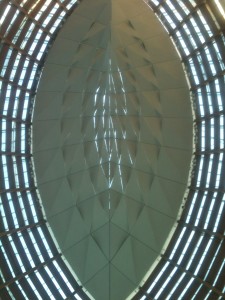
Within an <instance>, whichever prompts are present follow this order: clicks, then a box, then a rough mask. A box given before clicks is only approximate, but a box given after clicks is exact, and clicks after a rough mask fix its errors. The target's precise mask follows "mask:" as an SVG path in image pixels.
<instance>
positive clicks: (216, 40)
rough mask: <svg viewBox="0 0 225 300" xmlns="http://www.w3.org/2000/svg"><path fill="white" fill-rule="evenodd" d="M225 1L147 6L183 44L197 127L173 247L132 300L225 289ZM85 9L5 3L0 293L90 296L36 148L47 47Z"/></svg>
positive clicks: (166, 1)
mask: <svg viewBox="0 0 225 300" xmlns="http://www.w3.org/2000/svg"><path fill="white" fill-rule="evenodd" d="M84 1H85V0H84ZM86 2H87V1H86ZM96 2H97V1H96ZM115 2H116V1H115ZM140 2H141V3H143V2H142V1H141V0H140ZM146 2H147V1H146ZM222 5H223V2H222V1H220V0H214V1H213V0H212V1H200V0H199V1H197V0H195V1H194V0H187V1H180V0H174V1H172V0H160V1H158V0H152V1H148V3H147V5H146V10H147V9H148V7H149V9H152V10H153V12H154V13H155V14H156V15H157V16H158V18H159V19H160V21H161V22H162V24H163V26H164V27H165V28H166V31H167V33H168V34H169V36H170V37H171V39H172V40H173V42H174V44H175V45H176V47H177V50H178V52H179V55H180V59H181V62H182V64H183V67H184V69H185V72H186V74H187V76H188V81H189V90H190V93H191V99H192V102H193V110H194V111H193V119H194V121H193V124H194V128H195V130H194V132H195V133H196V134H195V139H194V152H193V155H194V163H193V170H192V176H191V182H190V185H189V186H188V190H187V194H186V195H187V197H186V198H187V199H186V202H185V206H184V209H183V212H182V215H181V216H180V217H179V220H178V221H177V228H176V230H175V231H174V233H173V236H172V238H171V240H170V243H169V245H168V247H167V249H166V251H165V252H163V253H162V254H161V256H160V257H159V259H158V264H157V265H156V267H155V268H154V270H153V272H152V273H151V274H150V276H149V277H148V279H147V280H146V281H145V283H143V284H142V283H141V284H140V286H139V287H137V289H136V291H135V292H134V294H133V299H141V300H144V299H161V300H165V299H172V300H174V299H181V300H182V299H187V300H189V299H224V298H225V294H224V292H225V289H224V276H223V274H224V272H225V270H224V268H225V263H224V253H225V244H224V229H225V221H224V220H225V216H224V214H225V212H224V201H225V197H224V190H225V183H224V180H223V178H224V97H225V85H224V70H225V67H224V63H223V61H224V53H225V38H224V16H225V13H224V10H223V6H222ZM127 7H129V4H127ZM77 8H78V7H77V4H76V1H72V0H65V1H63V0H62V1H60V0H54V1H50V0H39V1H33V0H32V1H31V0H23V1H20V0H9V1H8V0H2V1H1V2H0V37H1V47H0V68H1V73H0V88H1V95H0V97H1V101H0V110H1V112H0V116H1V123H0V124H1V131H0V139H1V150H0V151H1V152H0V154H1V160H0V174H1V175H0V178H1V180H0V185H1V186H0V200H1V202H0V208H1V220H2V222H0V226H1V241H0V246H1V285H0V296H1V298H2V299H29V300H30V299H57V300H58V299H89V295H88V294H87V293H86V288H85V286H83V285H82V282H80V281H77V279H76V278H75V277H74V276H73V271H72V270H71V267H70V266H69V265H68V264H67V262H66V261H65V259H64V256H63V255H62V253H61V251H60V250H59V248H58V247H57V246H56V244H55V240H54V234H55V233H53V234H52V233H51V229H50V227H49V225H48V223H47V221H46V216H45V215H44V214H43V210H42V209H41V197H40V194H39V190H38V189H37V182H36V175H35V173H34V165H33V148H32V147H31V144H32V140H31V137H32V135H31V132H32V129H33V126H32V125H33V124H32V120H33V119H32V114H33V108H34V99H35V96H36V91H37V85H38V83H39V79H40V75H41V73H42V69H43V66H44V63H45V61H46V57H47V54H48V50H49V48H50V46H51V45H52V43H53V41H54V40H56V36H57V33H58V31H59V29H60V28H61V27H62V25H63V24H64V21H65V20H66V19H67V17H68V16H69V15H70V14H71V13H72V12H73V11H75V10H76V9H77ZM87 9H88V7H87ZM93 15H94V13H93ZM68 22H69V21H68ZM77 24H78V26H80V27H81V28H83V26H82V25H81V23H77ZM65 26H66V25H65ZM130 27H132V25H130ZM93 29H94V28H93ZM88 38H90V37H88ZM63 46H64V45H63ZM132 63H133V61H132ZM90 80H91V79H90ZM88 82H90V83H91V81H88ZM151 82H152V81H151ZM40 87H41V85H40ZM64 99H65V98H64ZM92 112H93V110H92ZM92 117H93V115H92ZM64 119H65V118H64ZM111 124H112V123H111ZM110 128H111V127H110ZM131 129H132V130H133V128H131ZM121 132H123V131H121ZM131 132H132V131H131ZM121 153H122V152H121ZM83 154H84V152H83ZM88 157H89V156H88V155H87V154H85V158H86V159H87V158H88ZM108 178H109V177H108ZM110 178H111V177H110ZM93 180H95V179H93ZM93 182H94V181H93ZM108 203H109V202H108ZM102 284H103V285H104V284H105V283H104V282H103V283H102Z"/></svg>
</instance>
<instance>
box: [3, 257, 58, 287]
mask: <svg viewBox="0 0 225 300" xmlns="http://www.w3.org/2000/svg"><path fill="white" fill-rule="evenodd" d="M61 255H62V254H60V253H58V254H57V255H55V256H53V257H52V258H50V259H49V260H47V261H45V262H44V263H40V264H39V265H37V266H35V267H34V268H30V269H29V270H28V271H26V272H24V273H20V274H19V275H18V276H16V277H14V278H11V279H10V280H8V281H6V282H5V283H4V284H2V285H0V290H1V289H2V288H4V287H6V286H10V285H11V284H13V283H15V282H16V281H20V279H22V278H24V277H25V276H26V275H30V274H31V273H34V272H35V271H39V270H40V269H41V268H43V267H44V266H47V265H48V264H49V263H50V262H51V261H53V260H55V259H56V258H57V257H58V256H61ZM18 267H19V266H18Z"/></svg>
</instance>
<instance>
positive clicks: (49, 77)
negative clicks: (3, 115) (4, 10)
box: [33, 0, 193, 300]
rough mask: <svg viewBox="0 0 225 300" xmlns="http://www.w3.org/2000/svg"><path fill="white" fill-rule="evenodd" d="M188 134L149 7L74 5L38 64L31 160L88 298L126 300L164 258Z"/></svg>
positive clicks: (182, 181)
mask: <svg viewBox="0 0 225 300" xmlns="http://www.w3.org/2000/svg"><path fill="white" fill-rule="evenodd" d="M192 127H193V125H192V112H191V104H190V98H189V91H188V87H187V83H186V79H185V75H184V72H183V69H182V66H181V63H180V60H179V57H178V55H177V52H176V50H175V48H174V46H173V44H172V42H171V41H170V39H169V37H168V34H167V33H166V32H165V30H164V29H163V27H162V25H161V24H160V22H159V21H158V19H157V18H156V17H155V16H154V14H153V12H152V11H151V10H150V9H149V8H148V6H147V5H146V4H145V3H144V2H143V1H140V0H129V1H128V0H113V1H111V0H97V1H91V2H90V1H87V0H86V1H85V0H84V1H82V3H81V4H80V6H79V7H78V8H77V9H76V10H75V11H74V13H73V14H72V15H71V16H70V18H69V19H68V21H67V23H66V24H65V25H64V27H63V29H62V30H61V31H60V33H59V35H58V37H57V39H56V41H55V43H54V45H53V47H52V49H51V51H50V53H49V56H48V59H47V62H46V64H45V68H44V71H43V74H42V78H41V81H40V84H39V88H38V92H37V96H36V102H35V110H34V117H33V155H34V163H35V170H36V177H37V186H38V190H39V192H40V195H41V199H42V204H43V208H44V211H45V215H46V219H47V221H48V223H49V224H50V226H51V229H52V231H53V234H54V236H55V238H56V240H57V243H58V245H59V247H60V249H61V251H62V253H63V255H64V257H65V258H66V260H67V261H68V263H69V264H70V267H71V268H72V270H73V271H74V273H75V274H76V276H77V277H78V278H79V281H80V282H81V283H82V285H83V286H84V287H85V288H86V289H87V291H88V292H89V293H90V294H91V295H92V296H93V297H94V298H95V299H97V300H101V299H102V300H106V299H117V300H122V299H126V298H127V297H128V296H129V295H130V294H131V292H132V291H133V290H135V289H136V288H137V286H138V285H139V284H140V282H141V281H142V280H143V278H145V275H146V274H147V273H148V272H149V270H150V268H151V266H152V265H153V264H154V263H155V261H156V259H157V257H158V256H159V255H160V254H161V253H162V252H163V246H164V244H165V242H166V241H168V237H169V236H170V232H171V230H172V229H173V227H174V226H175V223H176V220H177V218H178V214H179V210H180V207H181V204H182V201H183V195H184V192H185V190H186V186H187V180H188V175H189V167H190V161H191V156H192V132H193V128H192Z"/></svg>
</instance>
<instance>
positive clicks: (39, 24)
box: [10, 0, 51, 35]
mask: <svg viewBox="0 0 225 300" xmlns="http://www.w3.org/2000/svg"><path fill="white" fill-rule="evenodd" d="M10 1H11V3H12V5H14V6H15V7H17V8H19V9H20V11H21V12H22V13H23V14H24V15H25V16H26V17H27V18H28V19H30V20H31V21H32V22H33V23H34V24H35V25H36V26H37V27H38V29H41V30H42V31H44V32H46V33H47V34H48V35H51V34H50V33H49V31H48V30H46V29H45V27H44V26H42V24H41V22H39V21H36V20H35V18H33V17H32V16H31V14H29V13H28V12H27V10H25V9H24V8H23V7H21V6H20V5H19V4H18V3H17V2H16V1H15V0H10Z"/></svg>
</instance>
